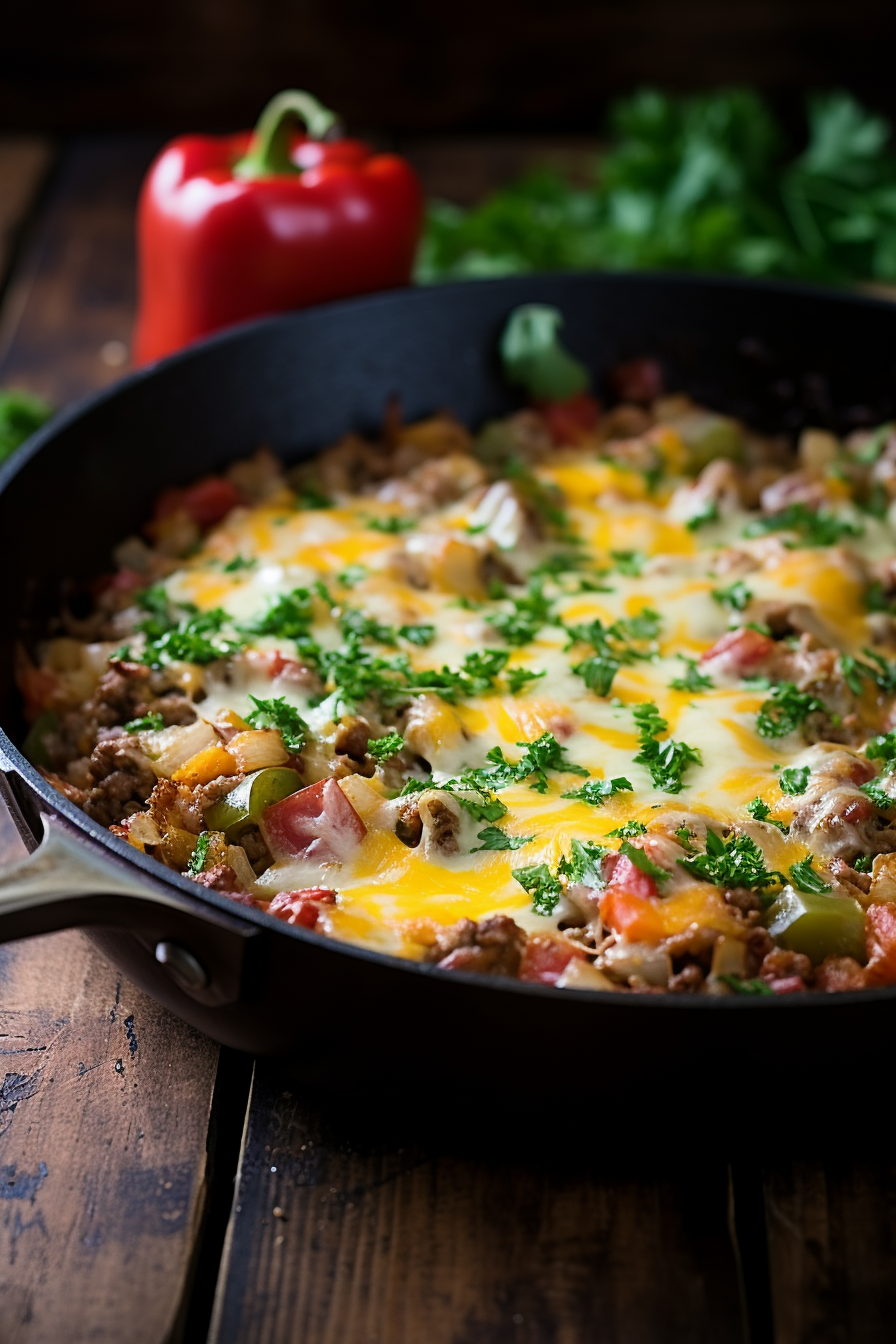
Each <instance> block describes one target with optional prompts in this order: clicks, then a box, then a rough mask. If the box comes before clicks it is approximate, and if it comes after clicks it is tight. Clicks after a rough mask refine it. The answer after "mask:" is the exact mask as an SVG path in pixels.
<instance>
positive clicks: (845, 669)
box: [839, 649, 896, 695]
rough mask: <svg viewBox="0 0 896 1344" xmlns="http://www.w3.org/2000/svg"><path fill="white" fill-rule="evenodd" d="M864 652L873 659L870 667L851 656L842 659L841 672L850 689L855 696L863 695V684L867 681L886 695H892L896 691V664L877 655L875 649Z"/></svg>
mask: <svg viewBox="0 0 896 1344" xmlns="http://www.w3.org/2000/svg"><path fill="white" fill-rule="evenodd" d="M862 652H863V653H864V655H865V657H866V658H870V659H871V664H870V665H869V664H868V663H863V662H862V661H861V659H859V658H853V657H852V655H851V654H847V653H845V654H842V655H841V657H840V661H839V667H840V671H841V673H842V674H843V679H844V681H845V682H846V684H847V686H848V687H849V689H850V690H851V691H852V693H853V694H854V695H861V694H862V682H863V680H867V681H870V682H871V684H872V685H873V686H876V687H877V689H878V690H879V691H882V692H883V693H884V695H892V694H893V693H894V691H896V663H893V662H890V661H889V659H887V658H884V657H882V656H881V654H879V653H875V652H874V650H873V649H863V650H862Z"/></svg>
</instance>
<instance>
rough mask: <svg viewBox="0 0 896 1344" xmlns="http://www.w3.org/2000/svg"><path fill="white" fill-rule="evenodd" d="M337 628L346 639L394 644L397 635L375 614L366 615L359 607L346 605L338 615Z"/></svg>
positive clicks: (396, 640) (393, 629) (391, 627)
mask: <svg viewBox="0 0 896 1344" xmlns="http://www.w3.org/2000/svg"><path fill="white" fill-rule="evenodd" d="M339 628H340V630H341V631H342V633H343V635H344V636H345V637H346V639H350V638H351V637H352V636H354V637H355V638H357V639H372V640H373V641H374V642H375V643H376V644H396V643H397V642H398V635H397V632H396V630H395V628H394V626H391V625H384V624H383V623H382V621H378V620H377V619H376V617H375V616H368V615H367V613H366V612H365V611H361V609H360V608H359V607H346V608H345V610H344V611H343V613H342V615H341V616H340V617H339Z"/></svg>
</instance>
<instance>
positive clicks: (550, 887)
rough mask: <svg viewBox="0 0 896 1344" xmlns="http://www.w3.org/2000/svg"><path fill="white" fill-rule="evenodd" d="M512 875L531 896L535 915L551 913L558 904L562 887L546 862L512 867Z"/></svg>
mask: <svg viewBox="0 0 896 1344" xmlns="http://www.w3.org/2000/svg"><path fill="white" fill-rule="evenodd" d="M513 876H514V877H515V878H516V880H517V882H519V884H520V886H521V887H522V888H523V890H524V891H525V892H527V893H528V894H529V895H530V896H531V897H532V909H533V910H534V911H535V913H536V915H552V914H553V913H554V911H555V910H556V909H557V906H558V905H559V904H560V897H561V896H562V895H563V887H562V886H561V885H560V882H559V881H558V879H557V878H556V877H555V876H554V874H553V873H552V872H551V870H550V868H549V867H548V866H547V864H546V863H536V864H532V866H531V867H529V868H514V869H513Z"/></svg>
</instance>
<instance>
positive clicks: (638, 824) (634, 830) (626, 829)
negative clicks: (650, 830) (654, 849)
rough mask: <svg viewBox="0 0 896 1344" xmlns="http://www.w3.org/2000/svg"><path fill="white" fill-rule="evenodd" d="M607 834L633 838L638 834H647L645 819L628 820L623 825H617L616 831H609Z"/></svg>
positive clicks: (624, 838) (615, 837)
mask: <svg viewBox="0 0 896 1344" xmlns="http://www.w3.org/2000/svg"><path fill="white" fill-rule="evenodd" d="M607 834H608V835H609V836H612V837H613V838H614V839H617V838H618V839H620V840H633V839H634V838H635V836H636V835H646V834H647V827H646V826H645V825H644V823H643V821H634V820H632V821H626V822H623V824H622V825H621V826H617V827H616V829H615V831H608V832H607Z"/></svg>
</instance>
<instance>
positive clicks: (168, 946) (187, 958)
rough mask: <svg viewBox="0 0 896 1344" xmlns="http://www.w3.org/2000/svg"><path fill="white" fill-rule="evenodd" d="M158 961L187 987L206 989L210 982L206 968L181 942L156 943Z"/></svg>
mask: <svg viewBox="0 0 896 1344" xmlns="http://www.w3.org/2000/svg"><path fill="white" fill-rule="evenodd" d="M156 961H157V962H158V963H159V965H160V966H164V967H165V969H166V971H168V973H169V974H170V975H171V977H172V978H173V979H174V980H179V981H180V983H181V984H182V985H183V986H184V988H185V989H204V988H205V986H206V985H207V984H208V976H207V975H206V973H205V968H204V967H203V966H202V964H201V963H200V962H198V961H197V960H196V958H195V957H194V956H193V953H192V952H188V951H187V949H186V948H185V947H181V945H180V943H167V942H162V943H156Z"/></svg>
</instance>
